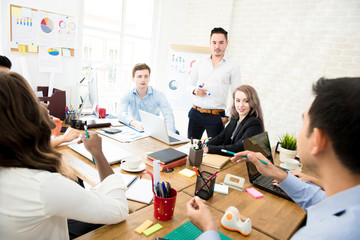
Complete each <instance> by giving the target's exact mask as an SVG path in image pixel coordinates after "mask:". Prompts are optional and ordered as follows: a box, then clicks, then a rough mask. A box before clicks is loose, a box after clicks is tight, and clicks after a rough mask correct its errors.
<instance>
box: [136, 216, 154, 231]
mask: <svg viewBox="0 0 360 240" xmlns="http://www.w3.org/2000/svg"><path fill="white" fill-rule="evenodd" d="M152 224H153V222H152V221H150V220H149V219H148V220H146V221H145V222H143V223H142V224H141V225H140V226H138V227H137V228H136V229H135V232H136V233H138V234H142V232H143V231H144V230H145V229H147V228H148V227H150V226H151V225H152Z"/></svg>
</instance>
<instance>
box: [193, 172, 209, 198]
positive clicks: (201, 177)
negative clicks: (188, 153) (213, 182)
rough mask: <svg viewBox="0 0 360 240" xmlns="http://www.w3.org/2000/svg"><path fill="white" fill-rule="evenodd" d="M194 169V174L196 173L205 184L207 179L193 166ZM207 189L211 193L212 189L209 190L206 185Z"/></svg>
mask: <svg viewBox="0 0 360 240" xmlns="http://www.w3.org/2000/svg"><path fill="white" fill-rule="evenodd" d="M193 169H194V172H195V173H196V175H197V176H199V177H200V179H201V181H202V182H203V183H205V179H204V177H203V176H202V174H201V173H200V171H199V170H198V169H197V167H195V166H193ZM206 188H207V189H208V191H209V192H210V188H209V186H208V185H206Z"/></svg>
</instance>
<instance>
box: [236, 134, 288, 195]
mask: <svg viewBox="0 0 360 240" xmlns="http://www.w3.org/2000/svg"><path fill="white" fill-rule="evenodd" d="M243 144H244V149H245V150H249V151H253V152H260V153H262V154H263V155H264V156H265V157H266V158H267V159H268V160H269V161H270V162H272V163H274V160H273V157H272V154H271V145H270V140H269V135H268V133H267V132H263V133H260V134H258V135H255V136H253V137H250V138H247V139H245V140H243ZM246 167H247V171H248V175H249V179H250V183H251V184H253V185H254V186H256V187H258V188H260V189H262V190H264V191H267V192H270V193H272V194H275V195H277V196H279V197H282V198H285V199H288V200H290V201H293V200H292V199H291V198H290V197H289V195H287V194H286V193H285V192H284V191H283V190H282V189H281V188H280V187H278V186H275V185H273V184H272V181H273V180H274V179H273V178H270V177H265V176H263V175H261V173H260V172H259V171H258V170H257V169H256V167H255V165H254V164H253V163H251V162H249V161H246ZM278 168H280V169H282V170H284V171H287V170H286V169H284V168H281V167H278Z"/></svg>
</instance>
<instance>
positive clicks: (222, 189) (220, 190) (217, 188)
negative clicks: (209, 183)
mask: <svg viewBox="0 0 360 240" xmlns="http://www.w3.org/2000/svg"><path fill="white" fill-rule="evenodd" d="M214 192H217V193H222V194H229V187H228V186H225V185H221V184H217V183H215V187H214Z"/></svg>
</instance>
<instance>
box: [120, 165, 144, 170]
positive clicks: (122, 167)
mask: <svg viewBox="0 0 360 240" xmlns="http://www.w3.org/2000/svg"><path fill="white" fill-rule="evenodd" d="M120 168H121V169H122V170H124V171H127V172H141V171H144V170H145V163H140V165H139V166H138V167H137V168H129V167H128V166H126V165H125V164H121V165H120Z"/></svg>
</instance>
